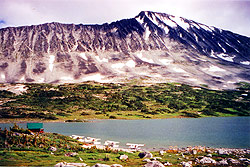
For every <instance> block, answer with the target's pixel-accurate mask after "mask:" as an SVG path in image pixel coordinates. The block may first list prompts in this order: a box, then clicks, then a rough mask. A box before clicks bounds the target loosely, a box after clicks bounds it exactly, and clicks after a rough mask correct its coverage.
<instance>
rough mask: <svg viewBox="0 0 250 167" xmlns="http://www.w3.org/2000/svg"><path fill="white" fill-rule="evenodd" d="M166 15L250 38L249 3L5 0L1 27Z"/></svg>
mask: <svg viewBox="0 0 250 167" xmlns="http://www.w3.org/2000/svg"><path fill="white" fill-rule="evenodd" d="M145 10H150V11H156V12H164V13H168V14H172V15H177V16H182V17H186V18H188V19H192V20H195V21H198V22H201V23H204V24H207V25H212V26H216V27H219V28H222V29H228V30H231V31H233V32H237V33H240V34H243V35H247V36H250V32H249V27H250V17H249V16H250V12H249V11H250V1H247V0H188V1H187V0H154V1H152V0H1V1H0V20H4V21H5V23H2V24H0V26H2V27H4V26H21V25H32V24H42V23H47V22H61V23H75V24H80V23H82V24H102V23H105V22H112V21H116V20H121V19H125V18H132V17H135V16H136V15H137V14H139V12H140V11H145Z"/></svg>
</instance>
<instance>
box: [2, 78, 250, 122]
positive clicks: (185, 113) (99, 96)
mask: <svg viewBox="0 0 250 167" xmlns="http://www.w3.org/2000/svg"><path fill="white" fill-rule="evenodd" d="M1 86H2V87H3V86H4V85H1ZM12 86H15V85H12ZM25 86H26V87H27V91H26V92H24V93H22V94H19V95H16V94H14V93H12V92H10V91H7V90H2V91H0V102H1V103H0V117H1V120H2V121H3V120H4V119H19V120H20V118H21V119H23V120H25V119H29V120H30V119H43V120H63V121H72V120H74V121H82V120H86V119H95V118H97V119H147V118H170V117H195V118H197V117H205V116H249V115H250V84H248V83H239V84H238V89H237V90H209V89H207V88H206V87H192V86H189V85H185V84H175V83H161V84H154V85H144V86H142V85H141V86H138V85H133V84H129V83H128V84H112V83H107V84H100V83H80V84H62V85H55V84H25Z"/></svg>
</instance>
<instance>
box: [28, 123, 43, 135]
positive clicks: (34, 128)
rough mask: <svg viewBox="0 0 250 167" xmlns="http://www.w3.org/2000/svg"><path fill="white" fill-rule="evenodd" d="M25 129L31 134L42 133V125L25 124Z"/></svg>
mask: <svg viewBox="0 0 250 167" xmlns="http://www.w3.org/2000/svg"><path fill="white" fill-rule="evenodd" d="M27 129H29V130H30V131H31V132H33V133H44V129H43V123H27Z"/></svg>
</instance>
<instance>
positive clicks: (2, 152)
mask: <svg viewBox="0 0 250 167" xmlns="http://www.w3.org/2000/svg"><path fill="white" fill-rule="evenodd" d="M83 144H84V143H81V142H79V141H77V140H75V139H72V138H70V137H68V136H63V135H60V134H57V133H43V134H33V133H31V132H30V131H29V130H26V129H21V128H19V127H18V126H17V125H14V127H12V128H10V130H7V129H4V130H2V129H1V130H0V166H54V165H55V164H57V163H59V162H68V163H69V162H71V163H72V162H73V163H85V164H87V165H89V166H93V165H95V164H96V163H101V164H109V165H111V164H120V165H122V166H130V167H133V166H142V165H145V164H146V163H147V162H145V161H143V159H145V158H140V157H139V156H138V155H139V152H135V153H128V152H121V151H113V150H111V149H110V148H108V147H107V148H106V149H103V150H101V149H96V147H92V148H89V149H84V148H83V147H82V145H83ZM52 148H53V149H52ZM196 150H197V153H195V154H193V153H192V151H191V152H186V151H185V150H184V151H178V150H175V149H170V150H167V151H165V152H164V154H161V153H160V152H152V154H153V157H159V158H158V160H159V161H160V162H161V163H163V164H164V163H166V162H169V163H171V164H172V165H173V166H180V163H181V162H183V161H184V162H187V161H193V162H195V161H197V158H201V157H204V156H206V155H208V152H209V150H203V151H201V150H200V151H199V149H196ZM210 153H211V152H210ZM121 155H127V156H128V159H123V160H121V159H120V158H119V157H120V156H121ZM211 156H212V157H213V158H214V159H215V160H216V161H221V160H222V159H230V158H235V159H239V157H241V158H243V159H247V163H248V162H249V163H250V160H248V159H249V158H250V156H249V153H243V154H242V153H238V154H227V155H225V154H224V155H219V154H218V153H216V152H213V153H211ZM237 161H238V160H237ZM249 163H248V164H249ZM193 165H194V166H201V164H198V163H197V164H194V163H193ZM208 165H209V164H208ZM210 165H211V164H210ZM213 166H214V165H213ZM219 166H220V165H219ZM230 166H247V164H246V165H244V163H242V162H239V163H237V164H230Z"/></svg>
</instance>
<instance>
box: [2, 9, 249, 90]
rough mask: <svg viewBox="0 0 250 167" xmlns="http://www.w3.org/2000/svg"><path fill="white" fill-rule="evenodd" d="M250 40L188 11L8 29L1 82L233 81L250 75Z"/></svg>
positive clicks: (218, 84)
mask: <svg viewBox="0 0 250 167" xmlns="http://www.w3.org/2000/svg"><path fill="white" fill-rule="evenodd" d="M249 48H250V39H249V38H248V37H245V36H241V35H238V34H235V33H232V32H229V31H225V30H222V29H218V28H215V27H211V26H206V25H204V24H201V23H197V22H195V21H192V20H188V19H185V18H182V17H175V16H172V15H168V14H164V13H156V12H149V11H145V12H141V13H140V14H139V15H138V16H136V17H135V18H131V19H124V20H120V21H116V22H113V23H110V24H107V23H105V24H102V25H82V24H79V25H74V24H61V23H56V22H53V23H46V24H41V25H33V26H22V27H16V28H15V27H9V28H3V29H0V82H45V83H55V82H61V83H65V82H82V81H87V80H95V81H101V82H114V81H124V79H132V78H144V79H145V78H146V79H148V80H150V81H151V82H165V81H176V82H183V81H184V82H186V83H191V84H196V85H199V84H207V85H209V86H212V87H213V86H214V87H225V88H230V87H233V83H235V82H239V81H249V78H250V77H249V71H250V57H249V55H250V49H249Z"/></svg>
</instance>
